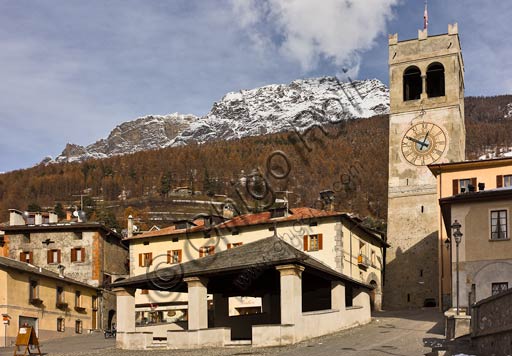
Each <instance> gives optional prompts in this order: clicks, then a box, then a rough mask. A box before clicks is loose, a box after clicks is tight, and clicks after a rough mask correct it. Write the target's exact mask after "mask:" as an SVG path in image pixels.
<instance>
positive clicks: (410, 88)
mask: <svg viewBox="0 0 512 356" xmlns="http://www.w3.org/2000/svg"><path fill="white" fill-rule="evenodd" d="M403 81H404V101H408V100H418V99H419V98H420V97H421V92H422V86H423V84H422V80H421V71H420V69H419V68H418V67H415V66H412V67H409V68H407V69H406V70H405V72H404V77H403Z"/></svg>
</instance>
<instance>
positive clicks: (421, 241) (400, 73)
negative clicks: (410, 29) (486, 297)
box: [384, 24, 465, 308]
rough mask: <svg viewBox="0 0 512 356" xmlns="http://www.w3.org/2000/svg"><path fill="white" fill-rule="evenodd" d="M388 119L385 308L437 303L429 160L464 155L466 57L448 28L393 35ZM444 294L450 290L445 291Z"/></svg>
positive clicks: (435, 211) (435, 218)
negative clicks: (444, 31)
mask: <svg viewBox="0 0 512 356" xmlns="http://www.w3.org/2000/svg"><path fill="white" fill-rule="evenodd" d="M389 76H390V110H391V112H390V126H389V181H388V231H387V239H388V243H389V244H390V245H391V248H390V249H388V253H387V257H386V282H385V290H384V295H385V299H384V307H385V308H409V307H423V306H437V305H439V303H440V302H441V301H440V299H441V298H440V296H439V290H440V282H439V281H440V273H439V267H438V261H439V259H440V256H439V254H440V253H441V246H442V244H443V242H442V240H441V239H440V236H439V230H440V229H439V224H440V217H439V215H440V214H439V207H438V201H437V198H438V197H437V185H436V178H435V177H434V176H433V175H432V173H431V172H430V170H429V168H428V167H427V165H428V164H432V163H446V162H454V161H461V160H463V159H464V158H465V126H464V63H463V60H462V53H461V46H460V41H459V36H458V28H457V24H454V25H449V26H448V33H447V34H442V35H436V36H428V33H427V30H426V29H425V30H420V31H419V32H418V38H417V39H411V40H404V41H399V40H398V35H396V34H394V35H390V36H389ZM444 297H446V296H444Z"/></svg>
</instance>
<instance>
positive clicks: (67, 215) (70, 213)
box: [66, 210, 73, 221]
mask: <svg viewBox="0 0 512 356" xmlns="http://www.w3.org/2000/svg"><path fill="white" fill-rule="evenodd" d="M72 217H73V213H72V212H71V211H69V210H66V221H71V218H72Z"/></svg>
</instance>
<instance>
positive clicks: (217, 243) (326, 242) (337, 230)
mask: <svg viewBox="0 0 512 356" xmlns="http://www.w3.org/2000/svg"><path fill="white" fill-rule="evenodd" d="M313 222H314V223H313ZM311 225H314V226H311ZM276 226H277V235H278V236H279V237H280V238H282V239H283V240H284V241H286V242H288V243H290V244H291V245H292V246H294V247H295V248H297V249H299V250H302V251H304V237H305V236H306V237H307V236H308V235H318V234H322V236H323V246H322V249H320V250H318V251H305V252H306V253H308V254H311V255H312V256H313V257H315V258H316V259H318V260H320V261H322V262H323V263H325V264H326V265H328V266H329V267H331V268H333V269H335V270H337V271H340V272H342V273H343V274H345V275H347V276H349V277H352V278H354V279H356V280H358V281H361V282H364V283H367V284H370V283H372V284H375V286H376V289H375V291H374V292H373V293H374V295H373V296H372V298H373V300H372V302H373V303H374V307H375V308H376V309H380V308H381V305H382V269H383V263H384V262H383V253H384V247H383V246H382V245H381V244H379V243H378V242H376V238H369V237H367V236H366V235H365V234H362V233H360V232H358V231H357V229H355V228H354V227H353V226H351V224H349V223H348V222H347V221H345V220H344V219H340V218H339V217H329V218H325V217H324V218H311V219H306V220H297V221H291V222H290V221H288V222H282V223H280V222H278V221H276ZM273 228H274V225H273V224H260V225H254V226H245V227H240V228H236V229H218V230H215V229H214V231H212V233H211V236H210V237H209V238H205V237H204V232H194V233H183V234H179V235H164V236H153V237H150V238H139V237H137V238H135V239H132V240H129V241H130V276H135V275H141V274H145V273H147V272H148V271H153V270H154V269H155V268H156V269H158V268H165V267H167V266H170V265H169V264H168V263H167V251H169V250H182V262H186V261H190V260H193V259H197V258H199V249H200V248H201V247H204V246H214V247H215V251H216V252H218V251H222V250H226V249H227V248H228V244H236V243H243V244H247V243H250V242H254V241H257V240H260V239H264V238H267V237H269V236H272V235H273V234H274V231H273ZM173 238H174V240H176V239H177V240H178V241H173ZM235 248H236V247H235ZM143 253H151V254H152V256H153V263H152V265H151V266H149V267H140V266H139V265H138V261H139V254H143ZM360 255H362V256H363V258H364V262H365V264H362V263H359V256H360ZM177 278H179V276H177ZM155 289H156V288H155ZM135 302H136V305H137V306H138V307H137V310H138V311H150V308H149V307H148V305H150V304H153V305H155V306H157V307H156V309H155V310H156V311H165V310H176V309H181V310H183V309H185V308H187V306H186V303H187V295H186V294H180V293H168V292H163V291H156V290H155V291H153V290H149V291H148V294H142V291H141V290H137V291H136V294H135ZM230 305H231V306H232V308H233V307H240V306H241V307H248V306H261V301H259V299H258V300H255V298H245V297H242V298H237V300H235V301H233V303H232V304H230Z"/></svg>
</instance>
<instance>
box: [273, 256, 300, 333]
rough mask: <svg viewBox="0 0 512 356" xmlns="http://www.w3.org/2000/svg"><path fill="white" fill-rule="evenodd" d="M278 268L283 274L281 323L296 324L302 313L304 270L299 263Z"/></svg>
mask: <svg viewBox="0 0 512 356" xmlns="http://www.w3.org/2000/svg"><path fill="white" fill-rule="evenodd" d="M276 269H277V270H278V271H279V273H280V274H281V283H280V285H281V324H295V323H296V322H297V321H298V320H299V318H300V317H301V315H302V271H304V267H302V266H299V265H282V266H277V267H276Z"/></svg>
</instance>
